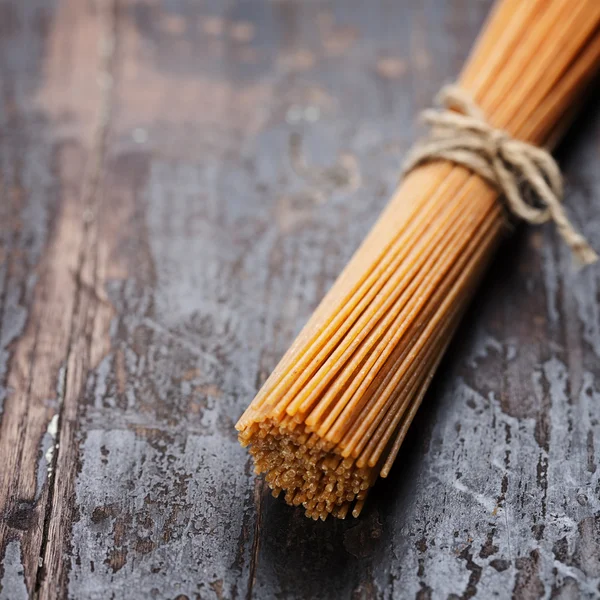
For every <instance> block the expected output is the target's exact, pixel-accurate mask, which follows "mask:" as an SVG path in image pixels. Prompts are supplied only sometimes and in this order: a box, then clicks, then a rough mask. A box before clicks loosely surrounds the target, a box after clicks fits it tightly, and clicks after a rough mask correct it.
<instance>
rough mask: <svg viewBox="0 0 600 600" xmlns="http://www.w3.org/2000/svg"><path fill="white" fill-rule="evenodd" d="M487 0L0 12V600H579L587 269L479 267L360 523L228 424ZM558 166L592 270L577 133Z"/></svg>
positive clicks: (521, 252)
mask: <svg viewBox="0 0 600 600" xmlns="http://www.w3.org/2000/svg"><path fill="white" fill-rule="evenodd" d="M489 6H490V2H489V1H488V0H485V1H483V0H452V1H445V0H403V1H397V0H396V1H395V0H388V1H384V0H376V1H375V0H369V2H366V1H365V0H332V1H328V0H305V1H304V2H302V1H300V0H279V1H275V0H238V1H237V2H234V1H220V0H207V1H205V2H197V1H195V0H180V1H175V0H172V1H168V0H164V1H156V0H137V1H136V0H106V1H100V0H99V1H96V2H93V1H91V0H4V1H2V2H1V3H0V319H1V321H0V344H1V347H0V365H1V366H0V374H1V380H0V382H1V388H0V400H1V401H2V402H3V413H2V421H1V427H0V483H1V485H0V516H1V519H0V559H1V566H0V581H1V583H0V585H1V591H0V599H2V600H6V599H8V600H21V599H23V598H27V597H35V596H37V597H39V598H43V599H46V598H73V599H76V600H79V599H105V598H115V599H121V598H127V599H137V598H140V599H147V598H160V599H162V598H165V599H167V598H168V599H174V598H177V599H178V600H183V599H185V598H188V599H192V598H202V599H213V598H214V599H219V600H222V599H226V600H227V599H230V598H231V599H233V598H240V599H242V598H243V599H249V598H254V599H258V600H263V599H265V600H268V599H271V598H282V599H288V598H290V599H295V598H307V599H313V598H316V599H337V598H352V599H356V600H358V599H372V598H383V599H392V598H418V599H421V600H424V599H428V598H436V599H437V598H454V599H457V598H484V599H487V598H510V597H514V598H523V599H525V598H542V597H543V598H560V599H566V598H573V599H575V598H598V597H600V469H599V468H598V463H599V458H600V450H599V448H600V381H599V379H598V377H599V376H600V307H599V305H600V277H599V275H600V268H599V267H598V266H596V267H593V268H589V269H587V270H585V271H583V272H581V273H577V272H576V270H575V269H573V268H572V266H571V259H570V256H569V253H568V251H567V250H566V249H565V247H564V245H563V244H562V243H560V242H559V241H558V239H557V236H556V235H555V233H554V232H553V230H552V228H551V227H549V226H548V227H543V228H540V229H536V230H530V231H527V232H524V231H519V232H517V235H516V236H515V237H513V238H512V239H511V240H510V241H509V243H507V245H506V246H505V248H504V249H503V251H502V253H501V254H502V256H501V257H500V258H499V260H498V261H497V262H496V263H495V264H494V266H493V269H492V273H490V275H489V277H488V278H487V280H486V283H485V286H484V288H485V289H484V290H482V291H481V293H480V294H479V295H478V296H477V298H476V300H475V302H474V305H473V307H472V309H471V311H470V313H469V315H468V317H467V318H466V320H465V323H464V325H463V327H462V328H461V330H460V332H459V334H458V336H457V339H456V342H455V343H454V345H453V346H452V349H451V351H450V352H449V356H448V358H447V360H446V361H445V363H444V365H443V367H442V369H441V372H440V373H439V376H438V377H437V379H436V380H435V384H434V385H433V387H432V390H431V392H430V393H429V395H428V398H427V399H426V402H425V404H424V407H423V408H422V410H421V412H420V415H419V417H418V419H417V421H416V423H415V424H414V426H413V428H412V432H411V434H410V436H409V438H408V440H407V441H406V443H405V445H404V447H403V450H402V451H401V454H400V456H399V457H398V460H397V464H396V465H395V467H394V469H393V471H392V475H391V476H390V478H389V479H388V480H386V481H383V482H380V483H379V484H378V485H377V486H376V488H375V490H374V491H373V493H372V495H371V498H370V501H369V503H368V506H367V508H366V509H365V512H364V514H363V516H361V518H360V519H359V520H352V519H349V520H347V521H336V520H329V521H328V522H325V523H321V522H319V523H313V522H312V521H309V520H307V519H305V517H304V516H303V514H302V512H301V511H300V510H293V509H291V508H289V507H288V506H286V505H285V504H284V503H283V502H282V501H281V500H279V501H276V500H274V499H273V498H271V497H270V495H269V491H268V489H267V488H266V486H265V485H264V484H263V482H262V480H260V479H256V478H255V477H254V475H253V474H252V465H251V461H250V460H249V458H248V455H247V453H246V452H245V451H244V450H242V449H241V448H240V447H239V446H238V444H237V441H236V434H235V432H234V429H233V425H234V423H235V421H236V419H237V418H238V416H239V415H240V414H241V412H242V410H243V409H244V407H245V406H246V404H247V403H248V402H249V400H250V399H251V397H252V396H253V394H254V393H255V392H256V390H257V389H258V387H259V386H260V384H261V382H262V381H263V380H264V379H265V377H266V375H267V374H268V373H269V371H270V370H271V369H272V368H273V367H274V365H275V364H276V362H277V360H278V358H279V357H280V356H281V355H282V354H283V352H284V350H285V349H286V347H287V346H288V344H289V343H290V342H291V341H292V339H293V337H294V335H295V333H297V332H298V330H299V329H300V327H301V326H302V324H303V323H304V322H305V321H306V319H307V318H308V316H309V314H310V313H311V311H312V310H313V309H314V307H315V306H316V304H317V303H318V301H319V299H320V298H321V297H322V296H323V294H324V292H325V290H326V289H327V288H328V286H329V285H330V284H331V283H332V281H333V280H334V278H335V276H336V274H337V273H338V272H339V271H340V269H341V268H342V266H343V265H344V264H345V262H346V261H347V260H348V258H349V257H350V256H351V254H352V252H353V251H354V249H355V248H356V247H357V245H358V244H359V242H360V240H361V239H362V238H363V236H364V235H365V233H366V232H367V231H368V229H369V227H370V225H371V224H372V223H373V222H374V220H375V218H376V216H377V214H378V212H379V211H380V210H381V208H382V207H383V206H384V205H385V202H386V200H387V198H388V197H389V195H390V193H391V191H392V190H393V187H394V184H395V182H396V180H397V177H398V171H399V164H400V161H401V158H402V155H403V153H404V152H405V151H406V149H407V147H408V146H409V144H410V142H411V140H413V139H414V138H415V136H416V135H417V133H418V132H417V130H416V127H415V126H414V125H413V123H414V117H415V115H416V114H417V113H418V111H419V110H420V109H422V108H424V107H425V106H427V105H428V104H429V103H430V101H431V98H432V97H433V95H434V94H435V92H436V90H437V89H438V88H439V86H440V85H441V84H442V83H443V82H445V81H448V80H451V79H452V77H453V76H454V75H455V74H456V73H457V71H458V69H459V68H460V65H461V64H462V61H463V60H464V59H465V57H466V55H467V52H468V50H469V48H470V46H471V43H472V41H473V39H474V37H475V35H476V33H477V31H478V29H479V27H480V25H481V24H482V22H483V19H484V17H485V15H486V13H487V11H488V9H489ZM594 104H597V102H596V103H592V105H591V107H590V108H588V110H587V111H586V113H585V115H586V116H585V117H584V118H583V119H581V121H580V122H579V123H578V124H577V125H576V126H575V129H574V133H573V134H572V135H571V137H570V139H568V140H567V141H566V143H565V144H564V145H563V149H562V164H563V166H564V168H565V171H566V175H567V178H568V181H569V194H568V205H569V208H570V213H571V215H572V216H573V217H574V220H575V222H576V223H578V224H579V225H580V226H581V227H582V229H583V231H584V233H585V234H586V236H588V238H589V239H590V240H591V242H592V244H593V245H595V247H596V248H600V178H599V175H598V172H599V171H598V147H599V142H600V112H598V110H595V109H594Z"/></svg>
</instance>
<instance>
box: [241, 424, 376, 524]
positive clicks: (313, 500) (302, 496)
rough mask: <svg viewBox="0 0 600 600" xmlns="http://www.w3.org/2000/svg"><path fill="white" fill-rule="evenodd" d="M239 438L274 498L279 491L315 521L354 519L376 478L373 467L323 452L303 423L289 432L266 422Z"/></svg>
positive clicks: (283, 427)
mask: <svg viewBox="0 0 600 600" xmlns="http://www.w3.org/2000/svg"><path fill="white" fill-rule="evenodd" d="M239 439H240V443H241V444H242V445H243V446H248V445H249V446H250V448H249V450H250V454H251V455H252V457H253V459H254V464H255V472H256V473H257V474H263V473H264V474H265V480H266V482H267V483H268V485H269V487H270V488H271V490H272V494H273V496H274V497H276V498H277V497H278V496H279V495H280V494H282V493H283V494H284V499H285V501H286V502H287V503H288V504H290V505H292V506H302V507H303V508H304V510H305V513H306V516H307V517H309V518H312V519H314V520H315V521H316V520H318V519H321V520H325V519H326V518H327V516H329V515H330V514H331V515H333V516H334V517H337V518H339V519H345V518H346V516H347V515H348V514H352V515H353V516H354V517H358V515H359V514H360V512H361V510H362V507H363V505H364V501H365V498H366V496H367V491H368V489H369V488H370V487H371V485H372V484H373V482H374V481H375V479H376V477H377V474H376V472H375V469H372V468H369V467H363V468H359V467H357V466H356V462H355V461H354V460H353V459H349V458H346V459H344V458H343V457H342V456H341V455H340V454H338V453H336V452H335V451H333V450H328V449H327V447H326V446H327V445H326V444H324V443H323V441H322V440H318V439H316V437H315V436H311V434H309V433H306V432H305V429H304V427H303V426H302V425H299V426H297V427H295V429H293V430H291V429H287V428H286V427H285V426H281V425H280V424H279V423H277V422H274V421H272V420H266V421H264V422H262V423H260V425H255V426H253V427H250V428H248V429H246V430H244V431H243V432H241V433H240V436H239Z"/></svg>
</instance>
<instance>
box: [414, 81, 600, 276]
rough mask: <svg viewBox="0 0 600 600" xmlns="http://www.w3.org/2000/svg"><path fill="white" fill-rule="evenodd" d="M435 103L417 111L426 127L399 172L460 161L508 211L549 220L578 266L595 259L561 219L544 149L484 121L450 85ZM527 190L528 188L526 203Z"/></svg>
mask: <svg viewBox="0 0 600 600" xmlns="http://www.w3.org/2000/svg"><path fill="white" fill-rule="evenodd" d="M437 103H438V104H440V105H441V106H442V109H441V110H433V109H429V110H425V111H423V113H422V114H421V119H422V120H423V121H424V122H425V123H426V124H427V125H429V126H430V128H431V130H430V134H429V137H428V138H427V139H426V140H424V141H423V142H421V143H419V144H417V145H416V146H415V147H414V148H413V149H412V150H411V151H410V153H409V155H408V157H407V159H406V162H405V164H404V169H403V173H404V175H406V174H407V173H408V172H409V171H412V170H413V169H414V168H415V167H417V166H419V165H422V164H424V163H427V162H430V161H434V160H442V159H443V160H448V161H450V162H452V163H456V164H459V165H462V166H463V167H466V168H467V169H470V170H471V171H473V172H474V173H476V174H477V175H480V176H481V177H483V178H484V179H485V180H486V181H488V182H489V183H491V184H492V185H493V186H494V187H496V188H497V189H498V190H499V191H500V192H501V193H502V195H503V196H504V198H505V204H506V206H507V208H508V209H509V211H510V212H511V213H512V214H513V215H515V216H517V217H519V218H521V219H523V220H524V221H527V222H528V223H532V224H540V223H545V222H547V221H549V220H553V221H554V223H555V224H556V227H557V229H558V231H559V233H560V235H561V236H562V238H563V240H564V241H565V242H566V243H567V244H568V245H569V247H570V248H571V250H572V252H573V254H574V255H575V256H576V257H577V259H578V260H579V261H580V262H581V263H582V264H583V265H586V264H591V263H593V262H595V261H596V260H598V255H597V254H596V252H595V251H594V249H593V248H592V247H591V246H590V245H589V244H588V242H587V240H586V239H585V238H584V237H583V236H582V235H581V234H580V233H578V232H577V230H576V229H575V228H574V227H573V225H572V224H571V222H570V221H569V219H568V218H567V215H566V213H565V211H564V209H563V207H562V204H561V201H562V197H563V180H562V176H561V174H560V169H559V168H558V165H557V164H556V161H555V160H554V159H553V158H552V156H551V155H550V154H549V153H548V152H547V151H546V150H543V149H542V148H538V147H537V146H533V145H531V144H527V143H525V142H522V141H520V140H516V139H514V138H512V137H511V136H510V135H508V133H506V132H505V131H502V130H500V129H495V128H494V127H492V126H491V125H489V124H488V123H487V122H486V120H485V116H484V115H483V113H482V111H481V110H480V109H479V107H478V106H477V105H476V104H475V103H474V102H473V101H472V100H471V98H470V97H469V96H468V95H467V94H466V93H465V92H464V91H462V90H461V89H460V88H458V87H456V86H445V87H444V88H442V90H441V91H440V94H439V96H438V98H437ZM457 111H458V112H457ZM528 191H531V192H533V198H531V199H530V200H529V201H528V198H527V197H526V196H529V195H530V194H529V195H528V194H527V192H528Z"/></svg>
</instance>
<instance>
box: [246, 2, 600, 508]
mask: <svg viewBox="0 0 600 600" xmlns="http://www.w3.org/2000/svg"><path fill="white" fill-rule="evenodd" d="M599 61H600V2H598V0H579V1H578V2H573V1H572V0H531V1H529V2H521V1H520V0H501V1H500V2H497V4H496V6H495V7H494V10H493V11H492V14H491V15H490V17H489V19H488V22H487V24H486V26H485V28H484V29H483V31H482V33H481V34H480V36H479V38H478V40H477V43H476V45H475V47H474V50H473V51H472V54H471V56H470V58H469V60H468V62H467V64H466V65H465V67H464V69H463V73H462V75H461V77H460V78H459V81H458V84H459V86H460V87H461V88H462V89H463V90H464V91H465V92H466V93H468V94H469V95H470V96H471V97H472V98H473V99H474V100H475V102H476V103H477V105H478V106H479V107H480V108H481V110H482V111H483V113H484V114H485V115H486V118H487V120H488V122H489V124H490V125H491V126H493V127H497V128H500V129H503V130H506V131H507V132H508V133H509V134H510V135H512V136H514V137H515V138H517V139H521V140H523V141H526V142H529V143H531V144H535V145H553V144H554V143H556V141H557V140H558V137H559V135H560V134H561V133H562V132H563V131H564V130H565V127H566V125H567V124H568V122H569V121H570V119H571V117H572V112H573V111H572V108H573V106H574V105H576V103H577V101H578V100H579V99H580V98H581V96H582V93H583V91H584V90H585V88H586V86H587V84H588V83H589V81H590V79H591V78H592V77H593V76H594V74H595V72H596V70H597V67H598V64H599ZM505 229H506V228H505V227H504V216H503V210H502V206H501V203H500V201H499V200H498V197H497V193H496V192H495V191H494V190H493V189H492V188H491V187H490V186H489V185H488V184H487V183H485V182H484V181H483V180H482V179H481V178H480V177H478V176H476V175H474V174H473V173H471V172H470V171H468V170H467V169H465V168H463V167H460V166H456V165H452V164H450V163H448V162H444V161H439V162H436V163H433V164H427V165H424V166H422V167H418V168H417V169H415V170H414V171H412V172H411V173H410V174H409V175H408V176H407V177H406V178H405V179H404V181H403V182H402V183H401V184H400V186H399V187H398V189H397V190H396V191H395V193H394V196H393V197H392V199H391V200H390V203H389V204H388V206H387V207H386V209H385V210H384V212H383V213H382V215H381V216H380V218H379V220H378V221H377V223H376V224H375V226H374V227H373V229H372V230H371V232H370V234H369V235H368V236H367V238H366V239H365V241H364V242H363V244H362V245H361V247H360V248H359V249H358V250H357V252H356V253H355V254H354V256H353V258H352V259H351V261H350V262H349V264H348V265H347V266H346V268H345V269H344V271H343V272H342V274H341V275H340V277H339V278H338V280H337V281H336V282H335V284H334V285H333V287H332V289H331V290H330V291H329V292H328V294H327V295H326V297H325V298H324V299H323V301H322V302H321V304H320V305H319V307H318V308H317V310H316V311H315V313H314V315H313V317H312V318H311V319H310V320H309V322H308V323H307V325H306V326H305V327H304V329H303V330H302V332H301V333H300V335H299V336H298V338H297V339H296V341H295V342H294V343H293V345H292V347H291V348H290V349H289V350H288V352H287V353H286V354H285V356H284V357H283V358H282V360H281V362H280V363H279V365H278V366H277V367H276V369H275V370H274V372H273V374H272V375H271V377H269V379H268V380H267V381H266V383H265V384H264V386H263V388H262V389H261V390H260V392H259V393H258V394H257V396H256V398H255V399H254V400H253V401H252V403H251V404H250V406H249V407H248V408H247V410H246V411H245V413H244V414H243V415H242V417H241V418H240V420H239V422H238V424H237V425H236V427H237V429H238V430H239V438H240V442H241V443H242V444H243V445H244V446H250V453H251V454H252V455H253V457H254V461H255V467H256V471H257V472H258V473H265V479H266V481H267V482H268V484H269V485H270V486H271V488H272V489H273V494H274V495H275V496H278V495H280V494H283V495H284V497H285V500H286V502H288V503H289V504H292V505H294V506H300V505H302V506H303V507H304V510H305V512H306V515H307V516H309V517H312V518H314V519H319V518H321V519H325V518H326V517H327V516H328V515H330V514H332V515H333V516H335V517H338V518H345V517H346V515H347V514H349V513H351V514H353V515H354V516H358V514H359V513H360V511H361V509H362V507H363V505H364V502H365V499H366V495H367V492H368V490H369V488H370V487H371V486H372V485H373V484H374V483H375V481H376V479H377V477H378V476H382V477H386V476H387V475H388V474H389V472H390V469H391V467H392V464H393V462H394V459H395V457H396V455H397V453H398V450H399V448H400V445H401V444H402V441H403V439H404V437H405V435H406V432H407V430H408V427H409V426H410V424H411V422H412V420H413V418H414V416H415V414H416V412H417V410H418V408H419V406H420V404H421V402H422V400H423V397H424V395H425V392H426V390H427V388H428V386H429V383H430V381H431V379H432V377H433V375H434V373H435V371H436V368H437V365H438V364H439V362H440V360H441V358H442V356H443V354H444V351H445V349H446V348H447V346H448V343H449V342H450V340H451V338H452V335H453V333H454V331H455V330H456V327H457V325H458V323H459V321H460V319H461V317H462V315H463V314H464V312H465V310H466V308H467V306H468V304H469V302H470V300H471V298H472V296H473V293H474V291H475V289H476V287H477V285H478V283H479V281H480V280H481V277H482V274H483V273H484V272H485V268H486V266H487V265H488V264H489V261H490V259H491V258H492V256H493V255H494V252H495V249H496V247H497V246H498V242H499V241H500V240H501V238H502V235H503V231H505Z"/></svg>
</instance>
